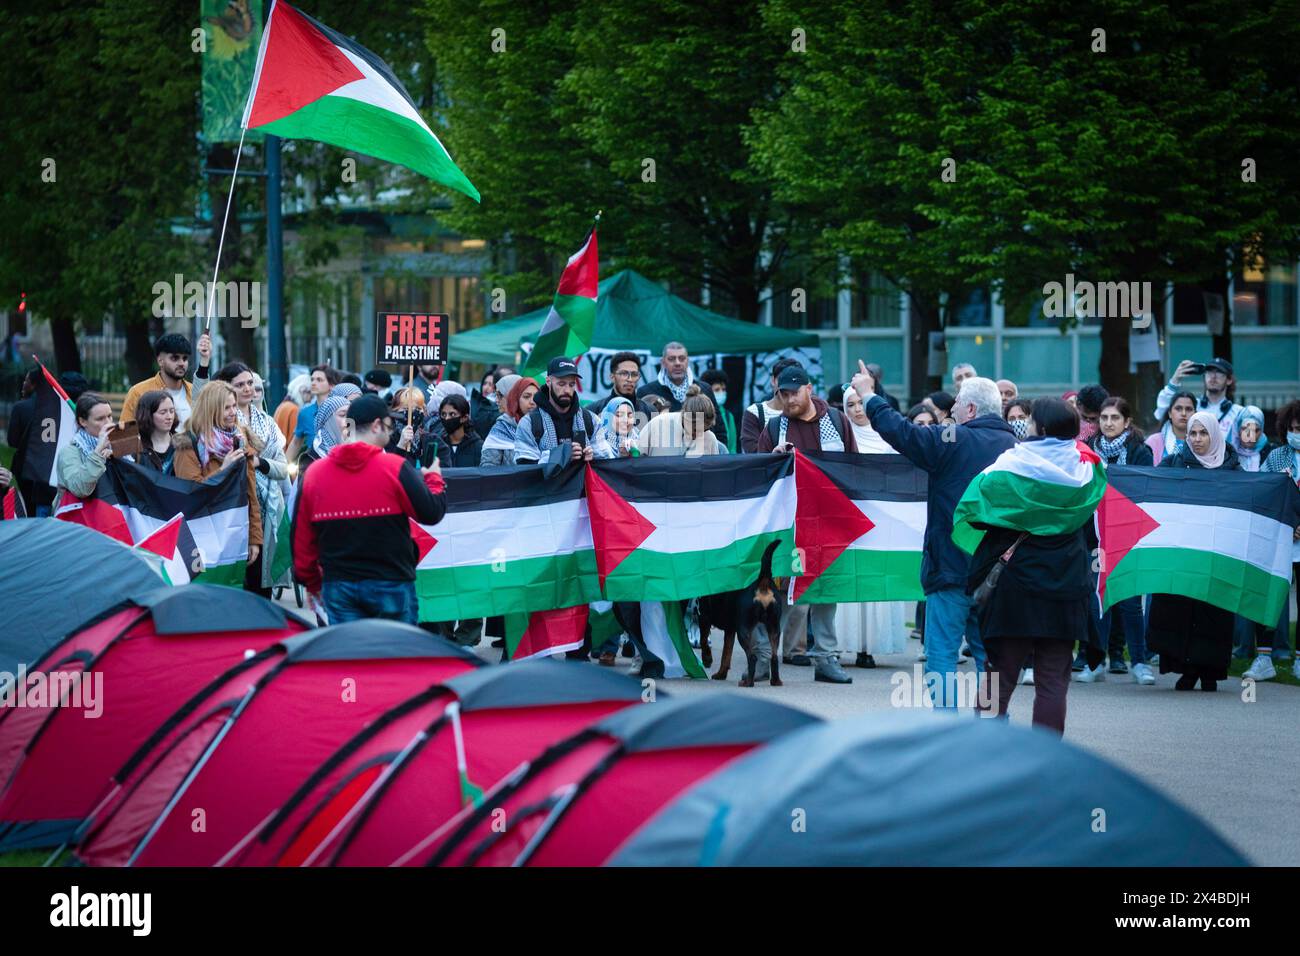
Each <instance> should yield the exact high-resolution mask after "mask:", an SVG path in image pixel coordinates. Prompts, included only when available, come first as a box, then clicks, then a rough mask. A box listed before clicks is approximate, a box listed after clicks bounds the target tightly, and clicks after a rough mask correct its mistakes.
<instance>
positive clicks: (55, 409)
mask: <svg viewBox="0 0 1300 956" xmlns="http://www.w3.org/2000/svg"><path fill="white" fill-rule="evenodd" d="M41 373H42V374H41V377H40V378H39V379H37V380H36V414H35V415H34V417H33V421H32V431H31V440H30V443H29V444H28V446H27V457H26V458H25V459H24V460H23V473H22V474H21V475H19V476H18V477H20V478H25V479H27V480H29V481H37V482H44V483H45V484H47V485H49V486H50V487H51V488H57V487H59V467H58V463H59V452H61V451H63V449H65V448H67V447H68V445H69V444H71V442H72V434H73V432H75V431H76V430H77V416H76V413H75V412H74V408H75V406H74V405H73V404H72V399H70V398H68V393H67V392H65V391H64V390H63V386H62V385H60V384H59V382H58V380H57V379H56V378H55V377H54V376H53V375H52V374H50V370H49V369H48V368H46V367H45V366H44V365H42V366H41Z"/></svg>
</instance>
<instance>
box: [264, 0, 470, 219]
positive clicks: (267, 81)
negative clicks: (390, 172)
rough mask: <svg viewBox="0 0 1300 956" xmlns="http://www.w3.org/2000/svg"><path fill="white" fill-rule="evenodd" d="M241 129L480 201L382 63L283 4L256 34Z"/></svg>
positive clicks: (273, 8) (274, 5) (273, 7)
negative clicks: (360, 158) (386, 166)
mask: <svg viewBox="0 0 1300 956" xmlns="http://www.w3.org/2000/svg"><path fill="white" fill-rule="evenodd" d="M243 125H244V127H245V128H247V129H260V130H261V131H262V132H264V133H271V134H274V135H276V136H283V137H285V138H287V139H314V140H317V141H319V142H322V143H330V144H331V145H333V146H340V147H342V148H343V149H351V150H355V151H356V152H358V153H365V154H366V155H367V156H374V157H376V158H378V159H382V160H385V161H386V162H390V163H398V164H400V165H402V166H406V167H409V168H410V169H413V170H415V171H416V172H417V173H420V174H422V175H424V176H428V177H429V178H430V179H432V180H434V181H435V182H439V183H442V184H443V185H444V186H450V187H451V188H452V189H455V190H458V191H460V192H462V193H464V194H465V195H466V196H469V197H470V198H471V199H473V200H474V201H475V202H477V201H478V200H479V193H478V190H477V189H475V188H474V184H473V183H471V182H470V181H469V180H468V179H467V178H465V174H464V173H462V172H461V171H460V169H459V168H458V167H457V166H456V164H455V163H454V162H452V159H451V156H450V155H449V154H448V152H447V150H446V149H445V148H444V147H443V145H442V143H441V142H440V141H439V140H438V137H437V136H435V135H434V132H433V130H432V129H430V128H429V124H428V123H426V122H425V121H424V118H423V117H422V116H421V115H420V112H419V110H417V109H416V108H415V101H414V100H412V99H411V95H410V94H409V93H407V92H406V87H404V86H403V85H402V83H401V81H400V80H398V78H397V76H396V75H395V74H394V73H393V71H392V69H391V68H390V67H389V66H388V64H387V63H385V62H384V61H383V60H381V59H379V57H377V56H375V55H374V54H373V53H371V52H370V51H369V50H367V49H366V48H365V47H363V46H361V45H360V44H358V43H357V42H356V41H354V40H351V39H349V38H347V37H345V36H343V35H342V34H339V33H336V32H335V31H333V30H331V29H330V28H329V27H327V26H325V25H324V24H322V23H318V22H317V21H315V20H313V19H312V18H311V17H309V16H307V15H306V14H305V13H302V12H300V11H298V10H295V9H294V8H293V7H291V6H289V5H288V4H287V3H284V2H283V0H275V2H274V3H272V5H271V14H270V16H269V17H268V18H267V22H266V29H265V30H264V31H263V32H262V43H261V46H260V47H259V48H258V51H257V68H256V72H255V73H254V74H253V88H252V91H251V93H250V95H249V98H248V105H247V106H246V107H245V108H244V119H243Z"/></svg>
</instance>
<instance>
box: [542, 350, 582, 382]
mask: <svg viewBox="0 0 1300 956" xmlns="http://www.w3.org/2000/svg"><path fill="white" fill-rule="evenodd" d="M577 374H578V366H577V365H575V364H574V362H573V359H567V358H565V357H564V356H563V355H557V356H556V357H555V358H553V359H551V361H550V363H549V364H548V365H547V366H546V377H547V378H568V377H569V376H571V375H572V376H576V375H577Z"/></svg>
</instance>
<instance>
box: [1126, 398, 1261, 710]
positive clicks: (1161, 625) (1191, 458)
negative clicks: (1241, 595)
mask: <svg viewBox="0 0 1300 956" xmlns="http://www.w3.org/2000/svg"><path fill="white" fill-rule="evenodd" d="M1157 467H1159V468H1193V469H1194V468H1206V469H1213V470H1220V469H1221V470H1223V471H1240V470H1241V462H1240V461H1239V460H1238V458H1237V451H1236V449H1234V448H1233V447H1232V446H1231V445H1229V444H1228V443H1227V442H1226V441H1224V438H1223V431H1222V429H1220V428H1219V422H1218V419H1216V418H1215V417H1214V415H1213V414H1211V413H1210V412H1197V413H1196V414H1195V415H1193V416H1192V417H1191V420H1190V421H1188V423H1187V443H1186V444H1185V445H1184V446H1183V449H1182V451H1180V452H1178V453H1176V454H1172V455H1165V457H1164V458H1162V459H1161V460H1160V464H1159V465H1158V466H1157ZM1233 626H1234V616H1233V614H1232V612H1231V611H1226V610H1224V609H1223V608H1219V607H1215V606H1214V605H1213V604H1206V603H1205V602H1204V601H1198V600H1196V599H1195V598H1189V597H1183V596H1182V595H1181V594H1156V595H1153V596H1152V598H1151V613H1150V617H1149V619H1148V621H1147V648H1148V650H1150V651H1154V652H1156V653H1157V654H1159V655H1160V673H1162V674H1168V673H1171V672H1172V673H1175V674H1179V675H1181V676H1180V677H1179V678H1178V682H1177V683H1176V684H1175V685H1174V689H1175V690H1192V689H1193V688H1195V687H1196V682H1197V681H1198V680H1199V681H1200V682H1201V690H1208V691H1213V690H1218V686H1219V681H1221V680H1226V679H1227V677H1228V664H1229V662H1230V660H1231V657H1232V636H1233Z"/></svg>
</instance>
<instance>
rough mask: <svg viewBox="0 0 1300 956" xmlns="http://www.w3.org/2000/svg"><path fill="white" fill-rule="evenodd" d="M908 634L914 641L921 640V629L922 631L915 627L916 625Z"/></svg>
mask: <svg viewBox="0 0 1300 956" xmlns="http://www.w3.org/2000/svg"><path fill="white" fill-rule="evenodd" d="M907 636H908V637H910V638H911V639H912V640H914V641H919V640H920V639H921V631H920V629H919V628H915V627H914V628H912V633H911V634H909V635H907Z"/></svg>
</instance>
